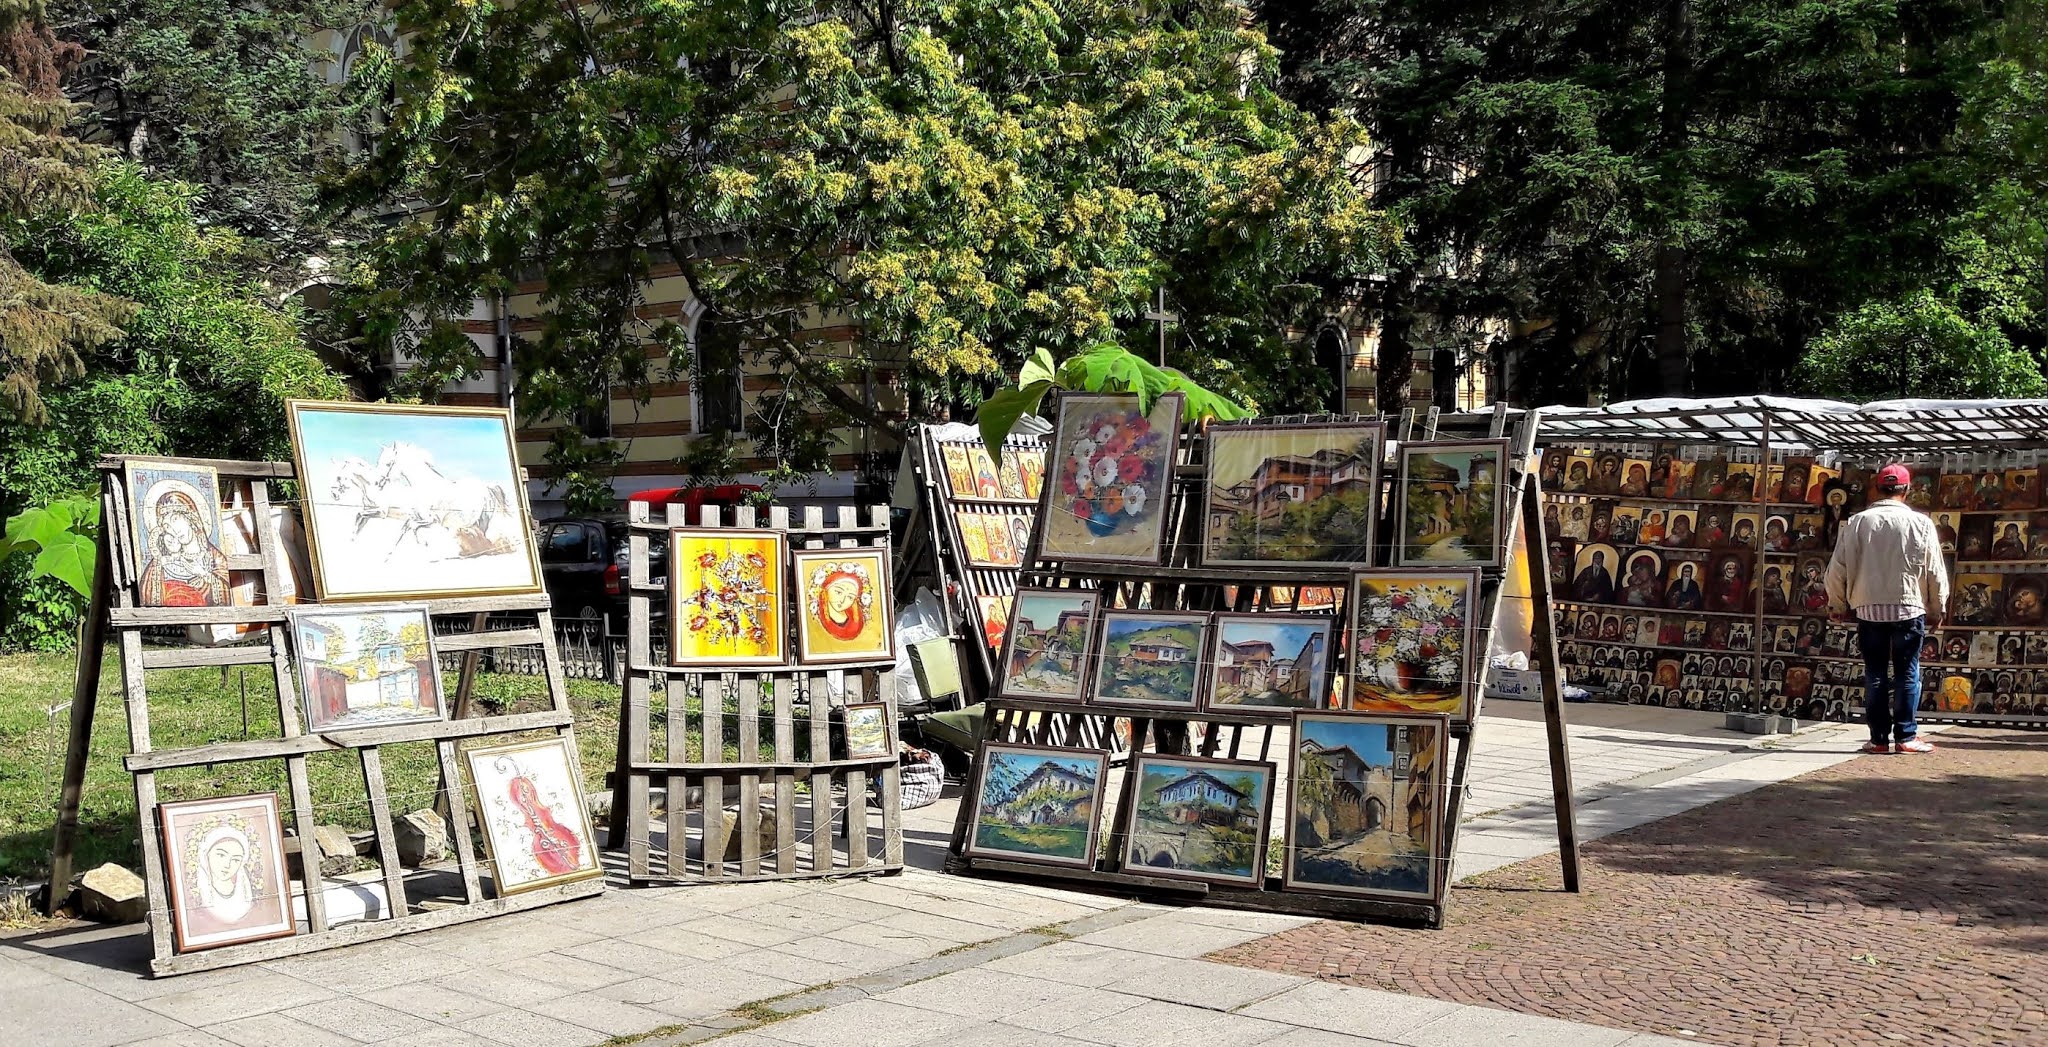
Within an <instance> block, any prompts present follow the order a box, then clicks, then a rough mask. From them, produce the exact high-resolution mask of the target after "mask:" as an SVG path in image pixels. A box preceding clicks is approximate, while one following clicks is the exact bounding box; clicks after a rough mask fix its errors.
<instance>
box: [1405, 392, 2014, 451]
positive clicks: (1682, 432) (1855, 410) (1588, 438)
mask: <svg viewBox="0 0 2048 1047" xmlns="http://www.w3.org/2000/svg"><path fill="white" fill-rule="evenodd" d="M1533 414H1534V415H1535V417H1536V423H1537V424H1536V440H1537V442H1538V443H1574V444H1578V443H1660V442H1671V443H1711V444H1720V445H1724V446H1733V447H1755V448H1758V449H1760V450H1762V449H1771V450H1784V451H1805V452H1817V451H1839V452H1844V453H1849V454H1858V455H1867V456H1879V457H1886V456H1892V457H1912V456H1926V455H1941V454H1955V453H1971V452H1978V451H1989V450H2013V449H2019V448H2028V447H2048V400H1880V401H1877V402H1874V403H1868V404H1852V403H1843V402H1841V401H1837V400H1808V399H1800V398H1796V397H1786V396H1737V397H1721V398H1716V399H1704V400H1687V399H1652V400H1631V401H1629V402H1627V403H1619V404H1609V405H1607V406H1605V407H1540V408H1536V409H1535V410H1534V411H1533ZM1492 417H1493V416H1492V414H1491V413H1488V414H1483V415H1464V416H1457V415H1453V416H1449V417H1447V418H1445V419H1444V420H1443V423H1442V424H1443V426H1444V427H1445V428H1452V429H1457V428H1464V427H1466V426H1469V425H1484V424H1486V422H1488V421H1490V420H1491V419H1492ZM1460 423H1463V424H1460Z"/></svg>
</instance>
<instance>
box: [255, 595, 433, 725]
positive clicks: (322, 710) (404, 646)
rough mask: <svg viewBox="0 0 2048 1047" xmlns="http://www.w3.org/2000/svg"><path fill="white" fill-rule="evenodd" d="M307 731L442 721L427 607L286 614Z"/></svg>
mask: <svg viewBox="0 0 2048 1047" xmlns="http://www.w3.org/2000/svg"><path fill="white" fill-rule="evenodd" d="M287 616H288V617H289V618H290V619H291V623H292V643H293V648H294V650H296V651H297V653H298V664H299V688H300V690H302V691H303V692H304V694H305V706H306V730H307V732H308V733H310V734H322V733H325V732H327V731H340V730H347V729H349V728H353V727H388V726H391V725H394V724H401V723H421V722H425V721H429V720H438V719H440V718H441V674H440V670H439V666H437V665H436V664H435V659H434V629H433V625H432V623H431V622H430V621H429V619H428V618H427V609H426V608H425V607H424V606H412V607H364V608H349V609H347V610H335V609H332V608H328V609H324V610H317V611H290V612H287Z"/></svg>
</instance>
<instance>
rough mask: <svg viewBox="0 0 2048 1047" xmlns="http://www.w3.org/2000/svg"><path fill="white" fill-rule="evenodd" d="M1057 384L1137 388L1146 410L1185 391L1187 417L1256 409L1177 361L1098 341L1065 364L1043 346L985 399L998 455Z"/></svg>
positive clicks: (991, 446)
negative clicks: (1200, 380)
mask: <svg viewBox="0 0 2048 1047" xmlns="http://www.w3.org/2000/svg"><path fill="white" fill-rule="evenodd" d="M1055 389H1066V390H1070V391H1075V392H1089V393H1136V394H1138V407H1139V410H1142V411H1150V410H1151V409H1152V402H1153V401H1154V400H1157V399H1158V398H1159V397H1160V396H1161V395H1163V394H1165V393H1180V394H1181V396H1182V397H1183V399H1182V400H1181V421H1183V422H1199V421H1206V420H1209V419H1217V420H1221V421H1226V422H1227V421H1232V420H1235V419H1239V418H1249V417H1251V415H1252V412H1251V409H1250V408H1247V407H1244V406H1242V405H1240V404H1238V403H1236V402H1234V401H1232V400H1230V399H1229V398H1227V397H1224V396H1222V395H1220V394H1217V393H1214V392H1211V391H1209V390H1208V389H1204V388H1202V387H1201V386H1199V385H1197V384H1195V382H1194V381H1193V380H1192V379H1190V378H1189V377H1188V376H1187V375H1184V374H1182V373H1181V372H1179V371H1177V370H1174V369H1173V368H1171V367H1161V366H1159V365H1157V364H1154V363H1151V362H1148V361H1147V360H1146V359H1145V358H1144V357H1141V356H1139V355H1137V354H1136V353H1133V352H1131V351H1130V350H1128V349H1125V348H1124V347H1123V346H1120V345H1114V344H1105V345H1097V346H1094V347H1092V348H1089V349H1086V350H1084V351H1082V352H1080V353H1078V354H1076V355H1074V356H1073V357H1070V358H1069V359H1068V360H1067V361H1066V362H1064V363H1060V364H1055V363H1054V362H1053V358H1052V353H1051V352H1049V351H1048V350H1045V349H1042V348H1041V349H1038V350H1037V351H1035V352H1033V353H1032V354H1031V358H1030V359H1028V360H1026V361H1024V366H1023V367H1022V368H1021V369H1019V370H1018V372H1017V384H1016V385H1015V386H1013V387H1011V388H1008V389H1002V390H998V391H997V392H996V393H995V394H994V395H992V396H990V397H989V398H988V399H986V400H983V401H982V403H981V410H980V413H978V414H977V415H976V416H975V423H976V424H977V425H979V426H980V427H981V439H982V442H983V443H985V444H987V445H988V450H989V453H990V454H992V455H994V456H996V460H997V461H1001V460H1002V454H1003V440H1004V439H1005V438H1007V437H1008V436H1009V435H1010V432H1011V431H1012V430H1014V429H1016V428H1017V420H1018V419H1020V418H1022V417H1024V416H1025V415H1027V414H1036V413H1037V412H1038V409H1039V407H1040V406H1041V405H1042V404H1043V403H1044V402H1045V397H1046V394H1047V393H1050V392H1052V391H1053V390H1055Z"/></svg>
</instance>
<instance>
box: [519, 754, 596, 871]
mask: <svg viewBox="0 0 2048 1047" xmlns="http://www.w3.org/2000/svg"><path fill="white" fill-rule="evenodd" d="M501 769H502V768H501ZM505 790H506V792H507V793H509V794H510V795H511V797H512V804H513V806H515V807H517V808H519V812H520V814H521V815H523V816H524V817H525V819H526V831H527V832H528V833H530V834H531V835H532V837H533V843H532V847H533V859H534V861H537V862H539V863H540V866H541V868H543V869H545V870H547V873H548V875H549V876H563V875H567V874H568V873H572V872H575V871H576V870H577V869H579V868H581V867H582V865H583V841H582V839H580V838H579V837H578V836H577V835H576V832H575V830H573V829H570V828H569V827H568V826H566V825H563V824H562V823H561V822H560V821H559V820H557V819H556V818H555V816H554V813H553V812H552V811H549V810H548V809H547V806H546V805H545V804H543V803H541V799H540V790H539V789H538V788H536V787H535V786H534V784H533V779H532V778H530V777H528V776H527V775H525V774H522V773H518V772H516V771H515V772H514V773H513V775H512V778H511V780H510V781H509V782H507V783H506V786H505Z"/></svg>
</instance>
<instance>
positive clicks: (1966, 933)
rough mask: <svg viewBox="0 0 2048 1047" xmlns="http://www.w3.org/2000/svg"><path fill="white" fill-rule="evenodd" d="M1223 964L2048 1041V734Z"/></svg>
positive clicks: (1863, 774)
mask: <svg viewBox="0 0 2048 1047" xmlns="http://www.w3.org/2000/svg"><path fill="white" fill-rule="evenodd" d="M1938 744H1939V745H1940V746H1941V748H1940V749H1939V750H1938V751H1937V752H1935V753H1934V754H1932V755H1928V756H1866V757H1861V758H1858V759H1854V760H1851V761H1848V762H1846V763H1842V764H1839V765H1837V766H1835V767H1831V768H1828V769H1826V770H1821V771H1816V772H1814V773H1811V774H1806V775H1803V776H1801V777H1798V778H1794V779H1791V780H1789V781H1785V782H1781V783H1779V784H1775V785H1770V786H1766V787H1764V788H1762V789H1759V790H1757V791H1754V792H1750V793H1747V794H1745V795H1742V796H1739V797H1736V798H1734V799H1729V800H1724V801H1722V802H1720V803H1715V804H1711V805H1709V806H1706V807H1701V808H1698V809H1695V810H1692V811H1689V812H1687V813H1684V814H1679V815H1677V816H1675V817H1671V818H1666V819H1664V820H1661V821H1657V822H1654V823H1651V824H1648V825H1644V826H1642V827H1639V828H1635V829H1631V830H1627V831H1624V832H1620V833H1617V834H1615V835H1612V836H1609V837H1607V838H1605V839H1602V840H1599V841H1597V842H1595V843H1593V844H1590V845H1587V846H1586V847H1585V848H1583V852H1582V853H1583V859H1584V874H1585V879H1584V885H1585V893H1584V894H1583V895H1582V896H1577V897H1574V896H1571V895H1567V894H1563V893H1561V892H1558V891H1557V890H1556V885H1557V883H1558V862H1557V858H1556V856H1555V855H1550V856H1546V857H1541V858H1535V859H1531V860H1528V861H1524V862H1520V863H1517V864H1515V865H1511V866H1507V867H1505V868H1501V869H1497V870H1495V871H1493V872H1489V873H1486V874H1485V875H1483V876H1479V877H1476V878H1474V879H1471V880H1468V881H1465V882H1464V883H1462V884H1460V885H1459V886H1458V887H1457V888H1456V889H1454V891H1453V892H1452V895H1451V909H1450V919H1449V922H1448V925H1447V926H1446V928H1445V929H1444V930H1443V931H1442V932H1436V933H1432V932H1427V931H1405V930H1398V929H1392V928H1387V927H1374V926H1359V925H1341V924H1332V923H1319V924H1313V925H1309V926H1305V927H1302V928H1298V929H1295V930H1292V931H1288V932H1285V933H1282V934H1278V935H1275V936H1273V937H1271V938H1266V939H1262V940H1259V941H1255V942H1249V943H1246V944H1244V945H1241V946H1235V947H1232V948H1229V949H1226V950H1223V951H1221V952H1218V953H1215V954H1213V955H1212V956H1211V957H1210V958H1211V959H1216V960H1222V961H1226V962H1231V963H1237V964H1241V965H1244V966H1247V967H1255V968H1260V969H1264V970H1268V971H1277V972H1287V973H1295V974H1306V975H1312V976H1315V977H1318V978H1321V979H1324V980H1327V981H1332V982H1337V983H1341V984H1345V985H1352V986H1359V987H1365V988H1375V989H1387V990H1392V991H1397V992H1404V993H1419V994H1422V995H1427V996H1432V997H1436V998H1438V999H1441V1000H1447V1001H1452V1002H1459V1003H1476V1004H1487V1005H1491V1006H1495V1007H1505V1008H1510V1009H1513V1010H1515V1011H1520V1012H1523V1013H1526V1014H1537V1015H1548V1016H1552V1017H1560V1018H1570V1019H1572V1020H1575V1021H1582V1022H1593V1023H1597V1024H1600V1025H1606V1026H1612V1027H1618V1028H1633V1029H1638V1030H1642V1031H1645V1032H1652V1033H1660V1034H1664V1035H1681V1036H1694V1037H1697V1038H1698V1039H1700V1040H1703V1041H1708V1042H1713V1043H1721V1044H1731V1045H1765V1044H1769V1045H1778V1044H1851V1043H1854V1044H1865V1043H1874V1042H1886V1041H1903V1042H1911V1043H1916V1044H1929V1045H1932V1044H2027V1043H2040V1044H2048V926H2044V917H2048V890H2043V876H2044V874H2048V860H2044V859H2048V737H2043V736H2042V735H2040V734H2030V733H2024V732H2000V731H1990V730H1962V729H1956V730H1951V731H1948V732H1945V733H1943V734H1942V735H1941V736H1940V738H1939V742H1938Z"/></svg>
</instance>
